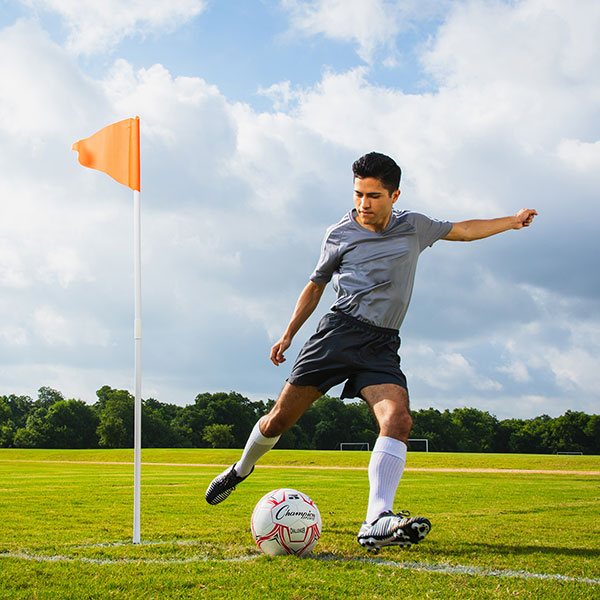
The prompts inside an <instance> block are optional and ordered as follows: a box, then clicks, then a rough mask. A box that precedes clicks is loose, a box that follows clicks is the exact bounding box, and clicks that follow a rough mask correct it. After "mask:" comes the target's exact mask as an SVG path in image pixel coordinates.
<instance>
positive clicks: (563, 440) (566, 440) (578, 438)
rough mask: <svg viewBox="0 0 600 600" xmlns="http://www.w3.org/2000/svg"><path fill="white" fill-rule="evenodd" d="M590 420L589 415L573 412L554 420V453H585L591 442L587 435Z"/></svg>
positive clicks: (552, 426) (552, 427)
mask: <svg viewBox="0 0 600 600" xmlns="http://www.w3.org/2000/svg"><path fill="white" fill-rule="evenodd" d="M589 420H590V417H589V415H587V414H585V413H583V412H579V411H571V410H568V411H567V412H566V413H565V414H564V415H561V416H560V417H557V418H556V419H554V420H553V422H552V425H551V431H552V451H553V452H560V451H562V452H584V451H585V450H586V449H587V448H588V446H589V445H590V441H591V440H588V436H587V433H586V432H587V427H588V423H589Z"/></svg>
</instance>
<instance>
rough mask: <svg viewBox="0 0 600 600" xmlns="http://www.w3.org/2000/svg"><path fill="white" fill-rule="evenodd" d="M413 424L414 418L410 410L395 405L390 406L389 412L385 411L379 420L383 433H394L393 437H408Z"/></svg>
mask: <svg viewBox="0 0 600 600" xmlns="http://www.w3.org/2000/svg"><path fill="white" fill-rule="evenodd" d="M412 423H413V421H412V417H411V416H410V412H409V411H408V409H407V408H405V407H402V406H398V405H394V404H392V405H390V407H389V410H387V411H385V412H384V413H383V414H382V415H381V416H380V418H379V427H380V429H381V431H382V433H383V432H390V433H394V434H395V435H394V436H393V437H398V436H400V437H401V438H403V437H408V434H409V433H410V430H411V428H412ZM384 435H385V434H384Z"/></svg>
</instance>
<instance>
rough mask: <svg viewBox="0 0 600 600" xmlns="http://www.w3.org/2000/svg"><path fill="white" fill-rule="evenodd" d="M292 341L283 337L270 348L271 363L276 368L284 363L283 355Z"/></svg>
mask: <svg viewBox="0 0 600 600" xmlns="http://www.w3.org/2000/svg"><path fill="white" fill-rule="evenodd" d="M291 343H292V340H290V339H289V338H287V337H286V336H283V337H282V338H281V339H280V340H279V341H278V342H277V343H276V344H275V345H274V346H273V347H272V348H271V362H272V363H273V364H274V365H275V366H276V367H278V366H279V365H280V364H281V363H284V362H285V356H284V355H283V353H284V352H285V351H286V350H287V349H288V348H289V347H290V345H291Z"/></svg>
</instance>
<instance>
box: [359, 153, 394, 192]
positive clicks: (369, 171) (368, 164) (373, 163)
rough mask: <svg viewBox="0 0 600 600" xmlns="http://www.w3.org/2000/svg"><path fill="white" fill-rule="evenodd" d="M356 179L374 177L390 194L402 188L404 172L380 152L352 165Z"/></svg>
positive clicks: (362, 157)
mask: <svg viewBox="0 0 600 600" xmlns="http://www.w3.org/2000/svg"><path fill="white" fill-rule="evenodd" d="M352 172H353V173H354V177H359V178H360V179H364V178H365V177H374V178H375V179H379V181H381V185H383V187H384V188H385V189H386V190H387V191H388V192H389V193H390V194H392V192H395V191H396V190H397V189H399V188H400V177H401V176H402V171H401V170H400V167H399V166H398V165H397V164H396V162H395V161H394V159H392V158H390V157H389V156H386V155H385V154H380V153H379V152H369V153H368V154H365V155H364V156H361V157H360V158H359V159H358V160H356V161H355V162H354V164H353V165H352Z"/></svg>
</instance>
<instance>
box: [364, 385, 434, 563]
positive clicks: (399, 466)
mask: <svg viewBox="0 0 600 600" xmlns="http://www.w3.org/2000/svg"><path fill="white" fill-rule="evenodd" d="M361 394H362V396H363V398H364V399H365V400H366V402H367V404H368V405H369V407H370V408H371V410H372V411H373V414H374V415H375V418H376V419H377V423H378V424H379V430H380V434H379V437H378V438H377V441H376V442H375V446H374V447H373V452H372V454H371V460H370V461H369V506H368V508H367V518H366V521H365V522H364V524H363V526H362V527H361V529H360V531H359V534H358V541H359V543H360V544H361V545H363V546H364V547H365V548H367V550H370V551H373V552H379V549H380V548H382V547H384V546H410V545H411V544H416V543H418V542H419V541H420V540H422V539H423V538H424V537H425V536H426V535H427V533H429V530H430V529H431V523H430V522H429V520H428V519H425V518H424V517H413V518H408V513H406V514H402V513H400V514H398V515H395V514H394V512H393V511H394V497H395V495H396V490H397V489H398V484H399V483H400V479H401V478H402V473H403V471H404V464H405V462H406V442H407V441H408V435H409V433H410V428H411V425H412V419H411V416H410V410H409V403H408V392H407V391H406V390H405V389H404V388H403V387H402V386H399V385H393V384H382V385H374V386H368V387H365V388H363V389H362V390H361Z"/></svg>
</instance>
